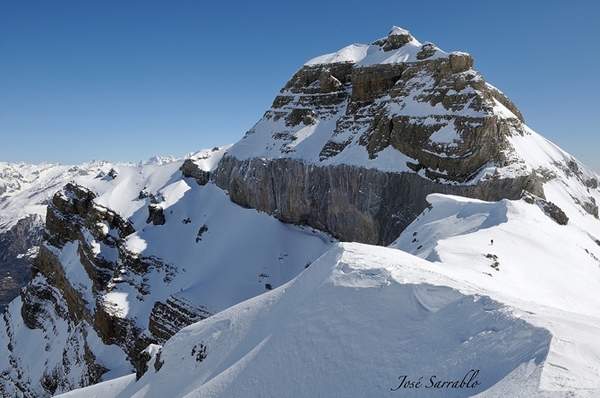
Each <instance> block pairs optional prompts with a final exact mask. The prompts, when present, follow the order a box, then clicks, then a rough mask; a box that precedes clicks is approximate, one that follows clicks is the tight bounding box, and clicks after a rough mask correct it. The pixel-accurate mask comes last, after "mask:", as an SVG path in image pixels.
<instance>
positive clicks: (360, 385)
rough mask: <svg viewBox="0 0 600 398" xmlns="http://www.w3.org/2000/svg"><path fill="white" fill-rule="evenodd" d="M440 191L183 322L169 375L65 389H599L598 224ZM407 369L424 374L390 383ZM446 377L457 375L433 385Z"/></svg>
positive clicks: (558, 393)
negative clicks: (385, 225)
mask: <svg viewBox="0 0 600 398" xmlns="http://www.w3.org/2000/svg"><path fill="white" fill-rule="evenodd" d="M428 200H429V202H430V203H431V205H432V207H431V209H430V210H426V211H425V212H424V213H423V214H422V215H421V216H419V218H417V219H416V220H415V221H414V222H413V223H412V224H411V225H410V226H409V227H408V228H407V229H406V230H405V231H404V232H403V234H402V235H401V236H400V237H399V239H398V240H397V241H396V242H394V243H393V244H392V245H390V247H388V248H383V247H376V246H368V245H363V244H357V243H339V244H336V245H335V246H333V247H332V248H331V249H330V250H329V251H328V252H327V253H325V254H324V255H323V256H322V257H321V258H320V259H319V260H318V261H316V262H314V263H313V264H312V265H310V267H308V268H307V269H305V270H304V271H303V272H302V273H301V274H300V275H299V276H298V277H296V278H294V279H292V280H291V281H290V282H289V283H286V284H284V285H282V286H280V287H278V288H277V289H275V290H273V291H271V292H267V293H265V294H262V295H259V296H257V297H254V298H251V299H249V300H247V301H244V302H242V303H240V304H238V305H235V306H233V307H231V308H228V309H226V310H224V311H222V312H220V313H218V314H216V315H214V316H212V317H210V318H208V319H206V320H204V321H201V322H199V323H196V324H194V325H191V326H189V327H188V328H185V329H183V330H182V331H181V332H180V333H178V334H177V335H175V336H174V337H173V338H172V339H171V340H169V341H168V342H167V343H166V344H165V345H164V347H163V348H162V349H161V355H160V361H162V362H164V364H163V366H162V368H160V370H159V371H158V372H156V371H155V370H154V367H153V363H154V362H153V361H155V360H156V357H155V358H154V359H152V360H151V363H150V370H149V371H148V372H147V373H146V374H145V375H144V376H143V377H142V378H141V379H140V380H139V381H137V382H135V381H133V379H132V378H131V377H128V378H123V379H119V380H114V381H111V382H110V383H107V384H101V385H97V386H94V387H91V389H89V390H88V389H82V390H80V391H73V392H71V393H69V394H66V395H64V396H65V397H88V396H98V397H163V396H170V397H200V396H201V397H247V396H294V397H314V396H356V397H359V396H360V397H365V396H377V397H385V396H390V397H393V396H398V395H399V394H402V396H411V397H412V396H415V397H417V396H444V397H466V396H481V397H498V396H510V397H565V396H574V397H596V396H598V394H600V377H599V376H598V369H599V367H600V341H599V340H598V338H597V334H598V330H600V311H599V309H600V296H598V292H599V291H600V260H599V259H600V244H599V243H598V242H596V241H595V240H594V237H597V236H600V223H599V222H598V220H597V219H595V218H593V217H592V216H590V215H587V216H586V217H583V216H582V219H583V218H588V219H589V218H591V219H592V220H591V221H590V222H589V223H582V222H580V221H581V220H577V219H576V218H574V221H573V222H572V223H569V224H568V225H559V224H557V223H556V222H555V221H554V220H553V219H551V218H550V217H549V216H547V215H546V214H544V212H543V211H542V210H541V209H540V207H538V206H537V205H535V204H528V203H526V202H524V201H508V200H502V201H500V202H484V201H480V200H475V199H468V198H462V197H455V196H447V195H439V194H434V195H430V196H429V197H428ZM565 211H566V212H568V213H569V214H573V212H577V211H578V210H577V207H576V206H575V205H573V206H572V207H571V208H566V209H565ZM492 240H493V242H492ZM493 256H495V257H493ZM495 260H497V261H498V263H499V265H498V267H497V268H498V270H496V269H495V268H494V267H492V265H493V263H494V261H495ZM200 347H206V353H205V356H201V357H198V356H197V350H198V349H199V348H200ZM474 371H478V373H477V375H476V376H475V377H474V378H471V377H472V376H473V374H474ZM469 372H471V373H469ZM402 376H407V378H408V380H410V381H412V382H417V381H419V380H420V381H421V384H420V386H419V387H416V388H415V387H414V386H413V388H401V389H400V390H399V391H392V389H395V388H397V387H398V386H399V384H400V382H401V380H402V379H399V377H402ZM465 377H466V378H465ZM463 379H465V380H466V381H469V380H472V383H471V384H469V386H470V387H468V386H467V385H463V386H462V387H461V384H460V382H462V381H463ZM438 381H452V382H454V381H456V382H457V383H456V384H453V385H454V386H455V388H428V387H427V386H429V387H431V386H436V384H435V383H436V382H438ZM475 382H477V383H475ZM467 384H468V383H467ZM437 386H438V387H439V386H440V384H437ZM90 394H92V395H90ZM93 394H97V395H93ZM478 394H479V395H478Z"/></svg>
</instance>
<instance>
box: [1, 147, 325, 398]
mask: <svg viewBox="0 0 600 398" xmlns="http://www.w3.org/2000/svg"><path fill="white" fill-rule="evenodd" d="M223 152H224V149H216V150H213V151H206V153H205V154H204V156H201V157H197V158H193V159H190V160H188V161H187V162H184V161H183V160H182V161H178V162H172V163H170V164H167V165H148V166H142V167H135V166H126V165H121V166H114V167H113V168H112V169H111V171H110V172H109V173H106V174H104V173H101V174H99V175H98V176H96V177H95V178H94V177H93V176H87V177H85V178H83V177H82V179H81V180H80V183H74V182H73V183H68V184H67V185H66V186H65V187H64V188H63V189H61V190H60V191H59V192H57V193H56V195H55V196H54V197H53V199H52V202H51V203H50V204H49V205H48V208H47V215H46V228H45V230H44V234H43V239H42V243H41V245H40V248H39V254H38V256H37V258H36V259H35V261H34V262H33V265H32V266H31V280H30V282H29V283H28V284H27V286H26V287H25V288H24V289H23V290H22V291H21V295H20V297H19V298H18V299H17V300H15V301H13V302H12V303H11V305H10V306H9V307H8V309H7V311H6V312H5V314H4V322H5V325H6V328H0V346H4V347H6V349H5V350H6V352H3V355H2V356H1V357H2V358H4V359H3V360H0V367H1V368H2V373H0V395H4V396H13V395H17V396H21V395H20V394H24V396H27V397H40V396H50V395H53V394H55V393H59V392H64V391H68V390H71V389H73V388H77V387H81V386H85V385H89V384H94V383H97V382H98V381H101V380H102V379H103V378H105V377H109V378H111V377H115V376H118V375H121V374H129V373H131V372H132V371H136V372H137V373H138V375H139V376H141V375H142V374H143V372H144V371H146V370H147V369H148V365H147V363H146V362H147V360H148V359H149V358H148V357H147V356H146V354H145V353H144V352H145V351H144V350H145V349H146V348H147V347H149V346H150V345H151V344H163V343H164V342H165V341H167V340H168V339H169V338H170V337H172V336H173V335H174V334H175V333H177V332H178V331H179V330H181V329H182V328H183V327H185V326H188V325H190V324H191V323H194V322H197V321H199V320H202V319H204V318H206V317H208V316H211V315H212V314H214V313H215V312H218V311H220V310H222V309H224V308H226V307H228V306H231V305H233V304H236V303H238V302H240V301H242V300H245V299H248V298H250V297H253V296H256V295H258V294H260V293H262V292H265V291H267V289H268V288H267V286H268V287H277V286H279V285H281V284H283V283H285V282H287V281H288V280H290V279H291V278H293V277H294V276H296V275H297V274H298V273H300V272H301V271H302V270H303V269H304V267H305V266H306V265H307V264H310V262H311V261H313V260H314V259H316V258H317V257H319V256H320V255H321V254H322V253H323V252H324V251H325V250H326V249H327V248H328V247H329V245H330V242H329V239H330V238H329V237H326V236H325V235H324V234H322V233H321V232H318V231H304V230H302V229H301V228H296V227H291V228H290V227H289V226H285V225H283V224H282V223H280V222H278V221H276V220H274V219H272V218H271V217H269V216H267V215H265V214H259V213H257V212H256V211H254V210H249V209H242V208H240V207H239V206H236V205H234V204H232V203H231V202H230V201H229V199H228V198H227V196H226V195H225V194H224V193H223V192H222V191H221V190H219V189H217V188H215V187H214V185H212V184H209V185H208V186H206V185H204V186H202V185H200V184H199V183H198V181H197V179H198V176H199V175H202V174H201V173H200V174H198V170H200V171H202V172H203V173H205V174H206V175H209V173H210V170H211V167H212V165H214V164H216V161H217V160H218V159H220V157H221V155H222V153H223ZM211 157H213V158H212V159H210V158H211ZM215 157H216V159H215ZM184 163H185V164H187V165H188V166H186V167H182V165H183V164H184ZM189 167H192V168H194V169H197V170H196V171H193V173H192V174H190V175H189V177H185V175H187V174H188V173H187V171H186V170H187V169H186V168H189ZM156 209H160V213H161V215H162V218H161V220H162V221H161V222H160V223H157V222H154V221H156V217H152V214H155V213H156ZM236 223H237V224H239V223H241V224H242V225H246V226H252V228H243V229H241V230H239V231H237V230H233V231H232V230H231V225H234V224H236ZM237 224H236V225H237ZM265 236H274V237H277V238H276V239H275V241H273V240H271V239H265ZM290 242H294V245H293V247H290V246H289V245H290ZM249 253H250V254H249ZM252 253H254V254H252ZM215 275H217V276H216V277H215ZM249 281H252V282H249ZM32 347H34V348H32ZM38 347H41V349H39V348H38Z"/></svg>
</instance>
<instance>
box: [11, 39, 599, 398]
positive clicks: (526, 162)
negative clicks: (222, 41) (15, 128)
mask: <svg viewBox="0 0 600 398" xmlns="http://www.w3.org/2000/svg"><path fill="white" fill-rule="evenodd" d="M160 163H162V162H161V161H156V162H150V163H148V164H138V165H134V164H131V165H125V164H120V165H113V166H112V167H111V169H110V170H109V171H108V172H106V173H105V172H102V173H99V174H96V175H81V176H79V177H77V178H75V179H74V180H73V181H71V182H69V183H68V184H67V185H65V186H64V187H63V188H62V189H61V190H60V191H59V192H58V193H57V194H56V195H54V197H53V198H52V201H51V203H49V204H48V209H47V215H46V224H45V230H44V234H43V239H42V243H41V245H40V249H39V254H38V256H37V258H36V259H35V260H34V262H33V265H32V267H31V271H32V273H31V280H30V282H29V283H28V285H27V286H26V287H25V288H24V289H23V290H22V291H21V296H20V297H18V298H17V299H15V300H14V301H12V302H11V304H10V305H9V306H8V308H7V310H6V311H5V312H4V314H3V322H4V327H1V328H0V347H4V348H0V350H2V351H1V352H0V392H1V393H2V394H3V395H5V396H24V397H45V396H50V395H55V394H60V393H65V397H89V396H99V397H107V398H108V397H164V396H173V397H187V396H211V397H246V396H295V397H314V396H394V395H399V394H402V395H403V396H422V395H423V394H424V393H428V392H431V395H436V396H457V397H463V396H472V395H476V394H481V395H480V396H484V397H486V396H487V397H497V396H539V397H555V396H565V395H573V396H589V397H593V396H598V394H600V379H598V372H597V370H598V368H599V367H600V363H599V362H598V358H600V343H599V342H598V339H597V332H598V330H600V318H599V317H598V308H600V298H599V297H598V294H597V292H598V291H600V221H599V220H598V207H597V201H598V200H600V190H599V189H598V176H597V175H596V174H594V173H593V172H591V171H589V170H588V169H587V168H586V167H585V166H583V165H581V164H580V163H579V162H577V161H576V160H575V159H573V158H572V157H571V156H570V155H568V154H567V153H565V152H564V151H562V150H561V149H559V148H558V147H556V146H555V145H553V144H552V143H550V142H548V141H547V140H545V139H544V138H542V137H541V136H539V135H538V134H536V133H535V132H533V131H532V130H531V129H529V128H528V127H527V126H526V125H525V124H524V121H523V117H522V116H521V114H520V112H519V111H518V110H517V108H516V107H515V106H514V105H513V104H512V103H511V102H510V100H508V98H506V96H505V95H504V94H502V93H501V92H500V91H499V90H498V89H496V88H494V87H493V86H491V85H489V84H488V83H486V82H485V81H484V79H483V78H482V76H481V75H480V74H479V73H478V72H476V71H475V70H473V59H472V57H471V56H470V55H468V54H466V53H461V52H453V53H446V52H444V51H442V50H440V49H438V48H437V47H436V46H435V45H433V44H431V43H425V44H421V43H419V42H418V41H417V40H416V39H414V38H413V37H412V36H411V35H410V33H409V32H407V31H406V30H403V29H401V28H397V27H394V28H393V29H392V30H391V31H390V33H389V34H388V36H386V37H384V38H382V39H379V40H377V41H375V42H373V43H371V44H368V45H359V44H354V45H351V46H348V47H346V48H344V49H342V50H340V51H338V52H336V53H333V54H327V55H323V56H320V57H317V58H314V59H312V60H310V61H309V62H307V63H306V64H305V65H303V66H302V67H301V68H300V70H299V71H298V72H296V73H295V74H294V75H293V76H292V78H291V79H290V81H289V82H288V83H287V84H286V85H285V86H284V88H283V89H282V90H281V92H280V94H279V95H278V96H277V97H276V98H275V100H274V102H273V105H272V107H271V108H270V109H268V110H267V112H266V113H265V114H264V116H263V117H262V119H260V120H259V122H258V123H257V124H256V125H255V126H254V127H253V128H252V129H250V130H249V131H248V132H247V133H246V135H245V137H244V138H243V139H242V140H240V141H239V142H238V143H236V144H234V145H232V146H228V147H222V148H214V149H212V150H203V151H199V152H196V153H194V154H193V155H192V156H189V157H188V158H187V159H181V160H176V161H171V162H168V163H165V164H160ZM384 246H388V247H384ZM40 347H41V348H40ZM84 386H90V387H88V388H84V389H82V390H76V391H71V392H68V391H70V390H73V389H77V388H79V387H84ZM398 390H400V391H398Z"/></svg>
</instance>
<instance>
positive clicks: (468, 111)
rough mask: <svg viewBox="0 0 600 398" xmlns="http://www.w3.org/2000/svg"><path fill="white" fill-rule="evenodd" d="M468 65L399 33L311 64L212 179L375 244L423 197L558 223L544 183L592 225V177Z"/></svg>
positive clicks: (280, 213)
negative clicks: (565, 186)
mask: <svg viewBox="0 0 600 398" xmlns="http://www.w3.org/2000/svg"><path fill="white" fill-rule="evenodd" d="M472 67H473V58H472V57H471V56H470V55H469V54H466V53H462V52H453V53H446V52H444V51H442V50H440V49H439V48H437V47H436V46H435V45H433V44H432V43H425V44H421V43H419V42H418V41H417V40H416V39H414V38H413V37H412V36H411V35H410V33H408V32H407V31H406V30H403V29H400V28H397V27H394V28H393V29H392V30H391V31H390V33H389V35H388V36H387V37H384V38H382V39H380V40H377V41H375V42H373V43H371V44H368V45H359V44H353V45H351V46H348V47H345V48H343V49H341V50H340V51H338V52H336V53H333V54H327V55H323V56H320V57H317V58H314V59H312V60H311V61H309V62H307V63H306V64H305V65H304V66H303V67H302V68H301V69H300V70H299V71H298V72H296V73H295V74H294V76H292V78H291V79H290V81H289V82H288V83H287V84H286V85H285V87H284V88H283V89H282V90H281V92H280V94H279V95H278V96H277V98H276V99H275V101H274V102H273V105H272V107H271V108H270V109H269V110H268V111H267V112H266V113H265V115H264V117H263V118H262V119H261V120H260V121H259V122H258V123H257V124H256V125H255V126H254V127H253V128H252V129H250V130H249V131H248V132H247V133H246V135H245V137H244V138H243V139H242V140H240V141H239V142H238V143H236V144H235V145H234V146H233V147H232V148H231V150H230V151H229V152H228V154H227V155H226V156H225V157H224V159H223V160H222V161H221V162H220V164H219V167H218V169H217V170H216V172H215V173H214V174H215V176H214V181H215V183H216V184H217V185H218V186H220V187H221V188H223V189H225V190H227V191H228V192H229V194H230V196H231V199H232V200H233V201H235V202H237V203H240V204H243V205H245V206H248V207H253V208H256V209H260V210H263V211H266V212H268V213H270V214H273V215H274V216H275V217H277V218H279V219H280V220H282V221H286V222H293V223H306V224H308V225H311V226H314V227H316V228H319V229H322V230H325V231H327V232H329V233H331V234H332V235H334V236H336V237H338V238H340V239H342V240H349V241H359V242H364V243H371V244H383V245H386V244H389V243H391V242H392V241H393V240H394V239H395V238H396V237H397V236H398V235H399V234H400V232H402V230H403V229H404V228H406V226H407V225H408V224H410V222H412V221H413V220H414V219H415V218H416V216H417V215H418V214H419V213H420V212H422V211H423V210H424V209H425V208H426V207H427V201H426V200H425V198H426V197H427V195H428V194H430V193H446V194H455V195H461V196H469V197H473V198H478V199H483V200H500V199H503V198H507V199H519V198H521V197H523V195H532V196H533V197H535V198H537V199H536V200H537V201H538V203H544V204H543V206H545V207H546V208H548V209H552V212H555V213H556V214H560V218H561V219H563V220H564V217H562V213H561V212H562V210H561V209H560V207H561V205H560V204H558V205H556V204H550V203H549V202H555V201H558V202H559V201H560V200H561V197H560V195H559V197H554V196H553V195H552V194H551V193H549V192H547V190H546V189H545V188H544V185H545V184H546V183H548V182H550V181H553V180H556V179H558V180H562V181H567V180H568V181H571V182H572V183H573V184H574V185H573V189H574V192H573V196H574V198H575V200H576V201H577V202H578V203H579V204H580V206H581V208H582V209H583V210H584V211H586V212H588V213H590V214H592V215H594V216H595V217H597V215H598V210H597V205H596V203H595V199H594V197H593V196H591V195H589V194H588V193H587V188H594V189H595V188H597V186H598V181H597V178H596V177H595V175H594V173H592V172H590V171H589V170H588V169H586V168H585V167H581V166H580V165H579V164H578V163H577V162H576V161H575V159H573V158H571V157H570V156H569V155H568V154H566V153H564V152H563V151H561V150H560V149H559V148H557V147H556V146H554V145H553V144H551V143H549V142H547V141H546V140H544V139H543V138H541V137H540V136H539V135H538V134H536V133H535V132H533V131H532V130H531V129H529V128H528V127H527V126H526V125H525V124H524V122H523V117H522V116H521V113H520V112H519V110H518V109H517V108H516V107H515V105H514V104H513V103H512V102H511V101H510V100H509V99H508V98H507V97H506V96H505V95H504V94H503V93H501V92H500V91H499V90H498V89H496V88H495V87H493V86H492V85H490V84H488V83H486V82H485V80H484V79H483V77H482V76H481V74H479V73H478V72H476V71H475V70H474V69H473V68H472ZM282 171H284V172H283V173H282ZM565 183H566V182H565ZM569 184H571V183H569ZM548 195H549V196H548Z"/></svg>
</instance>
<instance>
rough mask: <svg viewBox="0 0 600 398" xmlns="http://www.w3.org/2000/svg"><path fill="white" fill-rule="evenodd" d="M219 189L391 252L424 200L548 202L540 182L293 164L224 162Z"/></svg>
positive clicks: (346, 238) (217, 180)
mask: <svg viewBox="0 0 600 398" xmlns="http://www.w3.org/2000/svg"><path fill="white" fill-rule="evenodd" d="M215 183H216V184H217V185H219V186H222V187H224V188H226V189H227V190H228V191H229V196H230V198H231V200H233V201H234V202H236V203H239V204H241V205H244V206H247V207H251V208H255V209H259V210H261V211H266V212H269V213H271V214H273V215H274V216H275V217H277V218H279V219H280V220H282V221H285V222H290V223H295V224H306V225H310V226H312V227H315V228H318V229H321V230H324V231H327V232H329V233H331V234H332V235H333V236H335V237H337V238H339V239H341V240H343V241H358V242H365V243H370V244H381V245H387V244H389V243H391V242H392V241H393V240H394V239H396V238H397V237H398V235H400V233H401V232H402V230H403V229H404V228H406V226H408V224H410V223H411V222H412V220H413V219H414V218H415V217H416V216H417V215H418V214H419V213H421V212H422V211H423V210H424V209H425V207H427V201H426V200H425V198H426V196H427V195H428V194H430V193H445V194H452V195H461V196H470V197H474V198H479V199H483V200H501V199H503V198H508V199H519V198H520V197H521V195H522V193H523V192H524V191H528V192H532V193H534V194H536V195H538V196H542V195H543V190H542V184H541V180H540V179H539V178H537V177H535V176H531V177H530V176H523V177H518V178H514V179H493V178H491V179H489V180H484V181H481V182H480V183H479V184H476V185H451V184H443V183H440V182H436V181H431V180H429V179H427V178H423V177H421V176H420V175H418V174H415V173H408V172H404V173H393V172H384V171H380V170H377V169H366V168H358V167H353V166H346V165H338V166H326V167H325V166H315V165H307V164H304V163H302V162H299V161H296V160H294V159H277V160H270V161H265V160H261V159H251V160H245V161H239V160H237V159H234V158H231V157H226V158H224V159H223V160H222V161H221V162H220V164H219V168H218V170H217V172H216V173H215Z"/></svg>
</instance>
